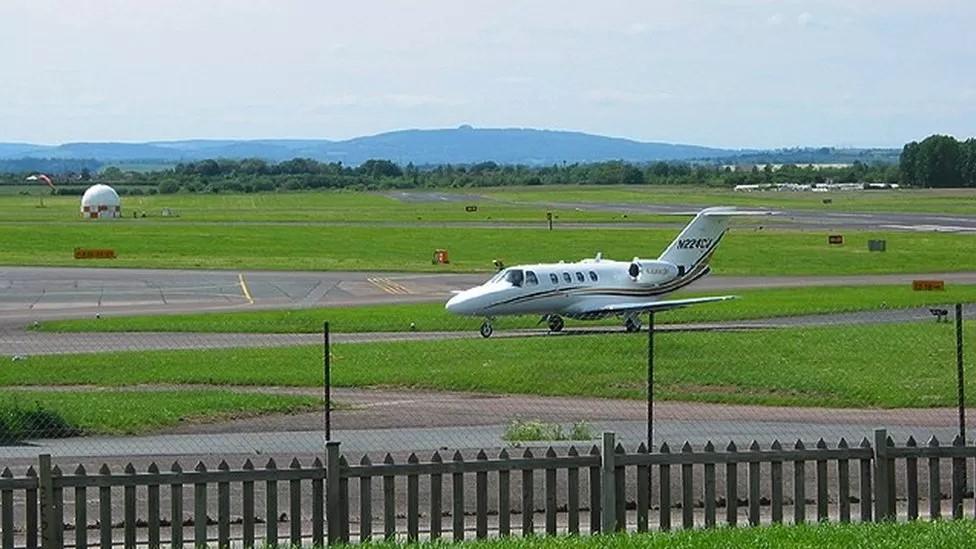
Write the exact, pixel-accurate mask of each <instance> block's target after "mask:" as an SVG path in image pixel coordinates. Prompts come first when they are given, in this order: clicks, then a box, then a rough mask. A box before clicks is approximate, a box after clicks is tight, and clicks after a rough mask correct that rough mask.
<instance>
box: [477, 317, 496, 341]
mask: <svg viewBox="0 0 976 549" xmlns="http://www.w3.org/2000/svg"><path fill="white" fill-rule="evenodd" d="M494 331H495V330H494V329H493V328H492V327H491V319H490V318H487V319H485V321H484V322H483V323H482V324H481V328H479V329H478V332H479V333H480V334H481V337H491V334H492V332H494Z"/></svg>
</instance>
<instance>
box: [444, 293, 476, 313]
mask: <svg viewBox="0 0 976 549" xmlns="http://www.w3.org/2000/svg"><path fill="white" fill-rule="evenodd" d="M465 293H466V292H461V293H459V294H457V295H455V296H453V297H451V299H448V300H447V303H445V304H444V308H445V309H447V310H448V312H451V313H454V314H458V315H464V314H469V313H470V312H471V304H470V303H469V300H468V299H467V296H466V295H465Z"/></svg>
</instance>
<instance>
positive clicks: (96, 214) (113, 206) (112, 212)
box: [81, 184, 122, 219]
mask: <svg viewBox="0 0 976 549" xmlns="http://www.w3.org/2000/svg"><path fill="white" fill-rule="evenodd" d="M81 217H84V218H85V219H104V218H107V217H108V218H115V217H122V201H121V200H119V193H117V192H115V189H113V188H112V187H109V186H108V185H101V184H99V185H92V186H91V187H88V190H87V191H85V194H84V195H82V197H81Z"/></svg>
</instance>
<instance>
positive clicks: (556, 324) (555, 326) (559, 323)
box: [546, 315, 565, 332]
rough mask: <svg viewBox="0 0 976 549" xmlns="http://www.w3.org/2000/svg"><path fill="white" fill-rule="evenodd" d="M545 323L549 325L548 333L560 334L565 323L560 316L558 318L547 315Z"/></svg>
mask: <svg viewBox="0 0 976 549" xmlns="http://www.w3.org/2000/svg"><path fill="white" fill-rule="evenodd" d="M546 321H547V322H548V323H549V331H550V332H561V331H563V326H565V323H564V322H563V319H562V317H561V316H559V315H549V318H547V319H546Z"/></svg>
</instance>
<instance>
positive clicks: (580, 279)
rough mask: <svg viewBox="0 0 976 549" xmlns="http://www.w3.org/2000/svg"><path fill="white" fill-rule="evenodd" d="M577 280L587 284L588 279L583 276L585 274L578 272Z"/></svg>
mask: <svg viewBox="0 0 976 549" xmlns="http://www.w3.org/2000/svg"><path fill="white" fill-rule="evenodd" d="M576 280H578V281H580V282H586V277H585V276H583V273H581V272H579V271H576Z"/></svg>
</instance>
